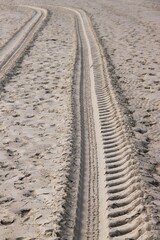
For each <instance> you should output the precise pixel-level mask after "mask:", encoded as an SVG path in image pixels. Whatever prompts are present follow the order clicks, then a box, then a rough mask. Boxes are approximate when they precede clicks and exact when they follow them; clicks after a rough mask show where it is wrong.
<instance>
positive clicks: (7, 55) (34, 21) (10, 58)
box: [0, 6, 47, 81]
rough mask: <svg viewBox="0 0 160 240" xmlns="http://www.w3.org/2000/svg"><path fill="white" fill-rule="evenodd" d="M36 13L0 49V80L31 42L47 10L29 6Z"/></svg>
mask: <svg viewBox="0 0 160 240" xmlns="http://www.w3.org/2000/svg"><path fill="white" fill-rule="evenodd" d="M24 7H28V8H31V9H33V10H35V11H36V14H35V15H34V16H33V17H32V18H31V19H30V20H29V21H28V22H27V23H26V24H25V25H24V26H23V27H22V28H21V29H20V31H18V32H17V33H16V34H15V35H14V36H13V37H12V38H11V39H10V40H9V41H8V42H7V44H5V46H4V47H3V48H2V49H1V50H0V80H1V81H2V79H3V78H4V77H5V75H6V73H8V72H9V71H10V70H11V68H12V67H13V66H14V64H15V63H16V61H17V60H18V59H19V58H20V57H21V55H22V54H23V52H24V51H25V48H26V47H27V45H28V44H29V43H30V42H31V40H32V39H33V37H34V34H35V32H36V31H37V30H38V29H39V28H40V26H41V24H42V23H43V21H44V20H45V19H46V17H47V10H46V9H43V8H39V7H31V6H24Z"/></svg>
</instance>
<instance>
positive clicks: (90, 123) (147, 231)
mask: <svg viewBox="0 0 160 240" xmlns="http://www.w3.org/2000/svg"><path fill="white" fill-rule="evenodd" d="M65 9H66V10H69V11H71V12H72V13H74V14H75V18H76V21H77V23H78V24H76V26H78V27H76V31H77V38H78V39H79V40H78V41H77V42H78V44H80V47H79V49H82V48H83V54H81V57H82V58H83V59H82V60H81V67H80V68H79V69H80V70H81V71H82V72H83V76H81V81H83V83H81V84H83V85H84V86H85V87H83V89H82V88H81V92H80V93H79V95H80V96H81V97H80V105H81V117H80V118H81V124H82V123H83V124H82V125H81V127H82V128H83V130H84V131H87V134H86V133H83V139H82V140H81V146H80V148H81V151H83V150H84V152H83V154H84V153H85V154H86V155H85V156H82V155H81V157H80V161H81V163H80V172H81V174H80V181H79V187H78V189H79V190H78V194H77V198H75V201H77V205H76V206H77V215H76V220H75V221H74V220H73V222H75V225H74V229H75V231H74V239H77V240H78V239H83V240H84V239H99V240H103V239H115V240H123V239H135V240H136V239H137V240H138V239H141V240H149V239H153V232H152V224H151V215H150V210H149V207H148V206H147V205H146V203H145V200H144V199H145V196H144V193H143V189H142V186H143V183H142V181H141V177H140V175H139V170H138V162H137V160H136V158H135V156H134V155H133V153H132V147H131V144H130V143H129V140H128V137H127V133H126V128H125V125H124V122H123V118H122V116H121V112H120V110H119V107H118V104H117V101H116V99H115V96H114V92H113V90H112V86H111V83H110V79H109V74H108V71H107V67H106V66H107V64H106V60H105V57H104V55H103V51H102V48H101V46H100V44H99V42H98V39H97V37H96V35H95V33H94V31H93V29H92V27H91V23H90V20H89V19H88V17H87V15H86V14H85V13H84V12H83V11H82V10H75V9H71V8H65ZM81 51H82V50H81ZM84 73H85V74H84ZM82 115H84V117H82ZM84 120H85V123H84ZM86 136H87V137H86ZM81 137H82V134H81ZM82 143H83V144H82ZM84 147H85V149H87V150H85V149H84ZM88 151H89V156H88V155H87V154H88ZM84 159H85V165H88V173H85V170H84V168H82V167H81V165H82V166H84V162H83V161H84ZM86 161H88V163H86ZM93 165H94V167H93ZM97 166H98V173H97V170H96V168H97ZM86 174H88V193H87V195H88V196H87V198H88V200H87V201H84V196H82V195H83V194H84V193H85V192H86V191H87V190H86V189H85V188H86V187H87V184H86V183H85V184H84V182H83V181H85V182H86V181H87V178H86ZM95 178H96V180H95ZM97 183H98V184H97ZM93 185H94V186H93ZM91 189H93V190H92V191H91ZM97 191H98V192H97ZM91 192H92V193H91ZM79 196H81V197H80V198H79ZM81 201H82V202H81ZM86 204H87V206H85V205H86ZM79 212H81V213H83V214H79ZM84 215H85V216H84ZM91 216H92V217H91ZM93 216H94V217H93ZM84 220H85V223H84ZM82 222H83V224H82ZM97 223H99V224H97ZM84 225H85V226H84ZM77 229H78V230H77ZM82 232H85V233H84V234H81V233H82Z"/></svg>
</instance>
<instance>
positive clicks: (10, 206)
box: [0, 0, 160, 240]
mask: <svg viewBox="0 0 160 240" xmlns="http://www.w3.org/2000/svg"><path fill="white" fill-rule="evenodd" d="M1 2H2V3H4V2H3V1H1ZM8 3H10V4H9V5H8V6H4V5H1V8H0V11H1V13H2V14H0V21H1V22H0V24H1V23H2V24H3V26H5V28H3V29H2V28H0V33H1V34H0V35H1V39H0V47H2V46H3V45H5V44H6V43H7V41H8V40H9V39H10V38H11V37H12V36H13V35H14V34H15V33H16V32H17V31H18V29H20V28H21V26H22V25H23V24H24V23H25V22H26V21H27V20H28V19H29V18H31V17H32V16H33V14H34V11H33V10H30V11H29V10H27V9H26V8H22V7H18V8H17V7H12V5H13V4H17V3H18V4H20V3H22V4H24V3H25V4H26V1H23V0H21V1H12V4H11V2H9V1H8ZM27 3H28V4H30V5H32V4H33V5H36V4H39V5H40V6H43V7H45V6H46V5H47V4H53V5H62V6H66V5H68V6H72V7H78V8H79V7H80V8H82V9H84V10H85V11H87V12H88V14H89V16H90V18H91V20H92V24H93V27H94V29H95V30H96V33H97V36H98V38H99V40H100V42H101V44H102V46H103V49H104V53H105V57H106V59H107V65H108V71H109V75H110V78H111V83H112V85H113V90H114V92H115V95H116V97H117V100H118V104H119V108H120V109H121V112H122V113H123V117H124V120H125V126H126V129H127V131H128V133H129V135H130V141H131V143H132V144H133V146H134V147H133V149H134V154H135V156H136V158H137V159H138V164H139V171H140V173H141V177H142V179H143V183H144V185H143V188H144V189H143V190H144V192H145V193H146V196H147V198H146V199H145V201H146V202H147V204H148V205H149V206H150V208H151V212H152V217H153V221H154V228H155V229H156V230H158V231H159V229H160V226H159V224H160V197H159V191H160V187H159V186H160V165H159V164H160V158H159V156H160V124H159V122H160V83H159V78H160V70H159V65H160V62H159V61H160V59H159V55H160V42H159V39H160V15H159V11H160V3H159V1H156V0H148V1H144V0H140V1H133V0H127V1H124V0H120V1H111V0H105V1H103V0H101V1H94V2H90V1H85V0H83V1H81V2H80V1H74V0H69V1H67V3H66V1H63V0H61V1H58V2H57V1H49V0H48V1H45V2H43V1H38V0H37V1H34V3H33V1H32V0H28V1H27ZM49 9H50V11H51V13H52V14H51V17H50V19H49V21H48V23H47V25H46V26H45V27H44V29H43V30H42V31H41V32H40V33H39V35H38V37H37V38H36V40H35V41H34V42H33V43H32V44H31V47H30V49H29V50H27V52H26V54H25V56H24V59H23V61H22V63H21V64H20V65H17V69H16V71H15V73H14V75H13V76H12V77H11V78H10V79H9V83H7V84H6V86H5V87H4V89H3V91H1V101H0V113H1V114H0V121H1V129H0V130H1V133H0V136H1V143H0V165H1V169H0V171H1V173H0V191H1V194H0V204H1V210H0V218H1V225H0V229H1V233H2V234H1V236H2V239H30V240H31V239H58V232H59V231H60V222H61V221H63V214H64V212H65V209H64V207H63V204H64V202H65V200H64V199H65V196H66V186H67V183H68V179H67V176H68V175H67V174H68V172H69V169H70V165H71V164H72V160H73V155H72V154H71V153H72V147H73V145H72V144H71V135H72V130H73V129H72V117H73V116H72V109H71V92H72V80H73V69H74V61H75V51H76V50H75V48H76V47H75V40H76V39H75V31H74V29H75V28H74V22H73V15H72V14H71V13H69V12H68V13H67V12H66V11H62V10H59V9H58V8H57V9H54V8H53V9H51V8H50V7H49ZM6 16H7V17H6ZM13 20H14V21H13ZM13 23H14V24H13ZM157 239H158V238H157Z"/></svg>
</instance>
